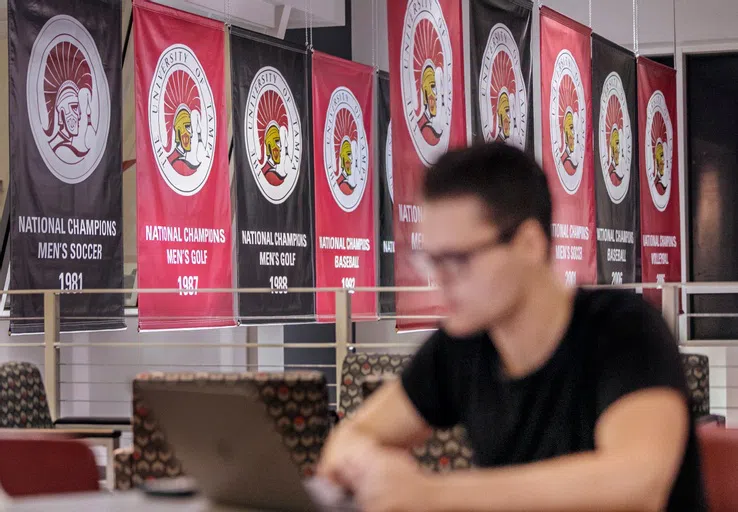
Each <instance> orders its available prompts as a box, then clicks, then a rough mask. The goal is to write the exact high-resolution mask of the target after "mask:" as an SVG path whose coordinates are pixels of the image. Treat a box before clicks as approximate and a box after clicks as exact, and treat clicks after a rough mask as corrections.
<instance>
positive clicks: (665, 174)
mask: <svg viewBox="0 0 738 512" xmlns="http://www.w3.org/2000/svg"><path fill="white" fill-rule="evenodd" d="M676 123H677V117H676V71H675V70H674V69H672V68H669V67H666V66H663V65H661V64H658V63H656V62H653V61H651V60H648V59H645V58H643V57H641V58H639V59H638V133H640V136H641V140H640V144H639V146H640V162H641V164H640V165H641V167H640V169H641V173H640V174H641V181H640V183H641V237H642V238H641V242H642V243H641V263H642V269H643V277H642V281H643V282H644V283H659V282H662V283H663V282H666V283H668V282H680V281H681V280H682V261H681V248H680V225H681V224H680V209H679V208H680V206H679V153H678V148H679V145H678V144H679V141H678V135H677V129H676ZM644 295H646V296H647V297H649V298H651V299H652V300H654V301H655V302H657V303H660V297H661V294H660V292H658V291H655V290H650V291H649V290H646V291H644Z"/></svg>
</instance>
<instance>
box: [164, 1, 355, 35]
mask: <svg viewBox="0 0 738 512" xmlns="http://www.w3.org/2000/svg"><path fill="white" fill-rule="evenodd" d="M153 1H154V2H157V3H160V4H163V5H168V6H170V7H175V8H177V9H181V10H183V11H189V12H192V13H195V14H199V15H201V16H205V17H208V18H213V19H218V20H220V21H223V22H226V23H231V24H233V25H238V26H240V27H244V28H247V29H250V30H255V31H257V32H262V33H266V34H269V35H272V36H275V37H278V38H283V37H284V32H285V30H287V29H293V28H297V29H301V28H305V26H306V25H308V26H309V25H312V26H313V27H316V28H317V27H334V26H343V25H344V24H345V18H346V4H345V1H344V0H153ZM306 12H307V13H310V14H309V15H308V16H307V23H306Z"/></svg>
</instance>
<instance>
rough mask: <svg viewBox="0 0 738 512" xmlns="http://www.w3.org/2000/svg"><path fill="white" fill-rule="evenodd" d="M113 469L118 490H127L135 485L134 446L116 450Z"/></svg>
mask: <svg viewBox="0 0 738 512" xmlns="http://www.w3.org/2000/svg"><path fill="white" fill-rule="evenodd" d="M113 470H114V471H115V490H116V491H127V490H129V489H131V488H132V487H133V447H129V448H118V449H117V450H115V452H114V453H113Z"/></svg>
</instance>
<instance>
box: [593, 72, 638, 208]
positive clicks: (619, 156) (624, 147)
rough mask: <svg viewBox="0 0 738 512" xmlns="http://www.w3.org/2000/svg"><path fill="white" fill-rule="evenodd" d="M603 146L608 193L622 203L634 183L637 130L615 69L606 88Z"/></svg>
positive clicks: (602, 162)
mask: <svg viewBox="0 0 738 512" xmlns="http://www.w3.org/2000/svg"><path fill="white" fill-rule="evenodd" d="M599 149H600V166H601V169H602V175H603V178H604V182H605V187H606V188H607V193H608V195H609V196H610V200H612V202H613V203H615V204H619V203H620V202H622V200H623V199H624V198H625V196H626V194H627V193H628V186H629V185H630V165H631V161H632V158H633V134H632V132H631V128H630V115H629V113H628V108H627V101H626V98H625V90H624V89H623V82H622V80H621V79H620V75H618V74H617V73H615V72H613V73H610V75H608V77H607V78H606V79H605V83H604V86H603V88H602V97H601V98H600V119H599Z"/></svg>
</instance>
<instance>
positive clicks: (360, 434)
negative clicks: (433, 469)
mask: <svg viewBox="0 0 738 512" xmlns="http://www.w3.org/2000/svg"><path fill="white" fill-rule="evenodd" d="M429 434H430V428H429V427H428V425H427V424H426V423H425V421H424V420H423V418H421V416H420V415H419V414H418V412H417V411H416V410H415V407H414V406H413V404H412V402H410V399H409V398H408V396H407V394H406V393H405V390H404V389H403V387H402V383H401V381H400V380H399V379H393V380H391V381H389V382H387V383H385V384H384V385H382V386H381V387H380V388H379V389H378V390H377V391H376V392H374V393H373V394H372V396H371V397H370V398H369V399H367V401H366V402H365V403H364V404H363V405H362V406H361V408H360V409H359V410H358V411H357V413H356V415H355V416H354V417H353V418H351V419H346V420H343V421H341V422H340V423H339V425H338V427H337V428H336V429H334V431H333V432H332V433H331V435H330V436H329V438H328V441H327V442H326V445H325V448H324V450H323V456H322V460H321V463H320V466H319V468H318V472H319V473H320V474H322V475H323V476H327V477H329V478H333V479H336V478H335V477H336V472H337V470H339V469H340V466H341V465H342V464H344V463H345V461H344V459H345V457H346V456H347V455H350V453H351V451H352V449H353V447H355V446H356V445H357V444H366V443H371V444H374V445H377V446H383V447H388V448H410V447H412V446H416V445H418V444H420V443H421V442H423V441H424V440H425V439H427V438H428V435H429Z"/></svg>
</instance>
